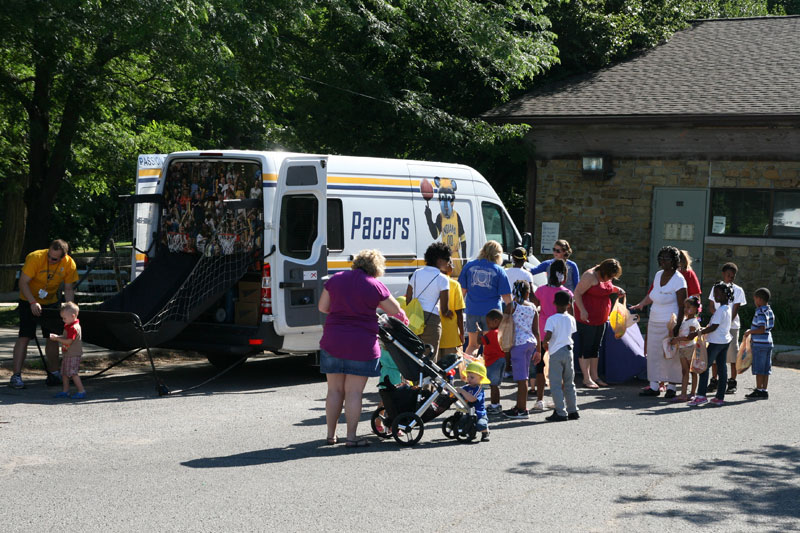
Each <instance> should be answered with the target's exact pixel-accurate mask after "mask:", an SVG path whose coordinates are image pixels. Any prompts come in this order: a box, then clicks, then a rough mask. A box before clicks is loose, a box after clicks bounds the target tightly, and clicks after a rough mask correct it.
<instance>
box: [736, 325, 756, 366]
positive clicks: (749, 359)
mask: <svg viewBox="0 0 800 533" xmlns="http://www.w3.org/2000/svg"><path fill="white" fill-rule="evenodd" d="M751 364H753V347H752V345H751V344H750V335H748V336H747V337H745V338H744V340H743V341H742V343H741V344H740V345H739V353H738V354H737V355H736V372H738V373H739V374H742V373H744V371H745V370H747V369H748V368H750V365H751Z"/></svg>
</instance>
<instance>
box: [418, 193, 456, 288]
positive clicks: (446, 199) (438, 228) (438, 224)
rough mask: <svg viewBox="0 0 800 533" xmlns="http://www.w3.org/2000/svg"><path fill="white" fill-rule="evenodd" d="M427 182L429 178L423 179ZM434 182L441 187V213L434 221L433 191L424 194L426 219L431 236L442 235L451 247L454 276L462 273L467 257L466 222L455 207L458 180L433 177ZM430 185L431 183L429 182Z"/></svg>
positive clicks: (437, 236)
mask: <svg viewBox="0 0 800 533" xmlns="http://www.w3.org/2000/svg"><path fill="white" fill-rule="evenodd" d="M423 182H427V180H423ZM433 182H434V183H435V184H436V187H437V188H438V189H439V207H440V208H441V213H439V214H438V215H437V216H436V220H435V221H434V220H433V219H432V217H431V215H432V213H431V208H430V206H429V205H428V200H429V199H430V198H432V197H433V194H432V193H433V191H431V194H430V195H426V194H424V191H423V197H424V198H425V220H426V221H427V222H428V229H429V230H430V231H431V237H433V238H434V239H438V238H439V237H440V236H441V238H442V242H443V243H445V244H446V245H447V246H448V247H449V248H450V252H451V254H452V258H453V274H452V275H453V277H456V278H457V277H458V275H459V274H460V273H461V267H462V266H463V263H464V261H465V260H466V257H467V236H466V233H465V232H464V224H462V223H461V217H460V216H459V214H458V213H456V210H455V208H454V204H455V200H456V187H457V186H456V181H455V180H453V179H450V178H439V177H436V178H433ZM420 185H421V186H420V189H423V186H422V185H423V184H420ZM427 185H428V187H430V184H429V183H428V184H427Z"/></svg>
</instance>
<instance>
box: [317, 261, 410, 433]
mask: <svg viewBox="0 0 800 533" xmlns="http://www.w3.org/2000/svg"><path fill="white" fill-rule="evenodd" d="M385 269H386V260H385V259H384V257H383V255H382V254H381V253H380V252H379V251H378V250H362V251H361V252H359V253H358V255H357V256H356V258H355V259H354V260H353V266H352V269H351V270H349V271H346V272H339V273H337V274H334V275H333V276H331V279H329V280H328V281H327V282H325V289H324V290H323V291H322V295H321V296H320V299H319V305H318V308H319V310H320V312H322V313H325V314H327V315H328V317H327V319H326V321H325V325H324V326H323V328H322V339H321V340H320V342H319V348H320V350H319V351H320V365H319V366H320V372H322V373H323V374H326V375H327V381H328V394H327V396H326V398H325V418H326V421H327V426H328V437H327V440H326V442H327V443H328V444H336V443H337V442H338V439H337V437H336V425H337V424H338V422H339V417H340V416H341V414H342V406H343V405H344V416H345V420H346V421H347V441H346V442H347V444H346V445H347V446H348V447H361V446H367V445H368V443H367V441H366V440H365V439H358V438H357V437H356V430H357V429H358V420H359V418H360V417H361V399H362V395H363V393H364V386H365V385H366V384H367V379H368V378H371V377H377V376H379V375H380V366H379V364H378V361H379V359H380V356H381V349H380V345H379V344H378V316H377V314H376V312H375V311H376V309H377V308H378V307H380V308H381V309H383V310H384V311H386V312H387V313H388V314H390V315H396V314H398V313H402V309H401V308H400V304H398V303H397V300H395V299H394V297H393V296H392V295H391V294H390V293H389V289H387V288H386V285H384V284H383V283H381V282H380V281H379V280H378V279H377V278H379V277H381V276H383V273H384V271H385Z"/></svg>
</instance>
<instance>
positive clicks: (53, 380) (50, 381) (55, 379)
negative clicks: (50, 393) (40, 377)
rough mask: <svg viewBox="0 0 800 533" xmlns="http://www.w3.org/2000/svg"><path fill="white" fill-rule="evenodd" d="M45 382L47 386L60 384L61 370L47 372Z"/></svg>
mask: <svg viewBox="0 0 800 533" xmlns="http://www.w3.org/2000/svg"><path fill="white" fill-rule="evenodd" d="M45 384H47V386H48V387H56V386H61V385H62V382H61V372H59V371H58V370H56V371H55V372H51V373H50V374H47V379H46V380H45Z"/></svg>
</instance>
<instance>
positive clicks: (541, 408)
mask: <svg viewBox="0 0 800 533" xmlns="http://www.w3.org/2000/svg"><path fill="white" fill-rule="evenodd" d="M544 410H545V407H544V402H543V401H541V400H539V401H538V402H536V403H535V404H533V407H532V408H531V411H544Z"/></svg>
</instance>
